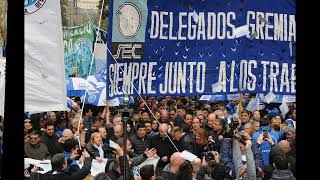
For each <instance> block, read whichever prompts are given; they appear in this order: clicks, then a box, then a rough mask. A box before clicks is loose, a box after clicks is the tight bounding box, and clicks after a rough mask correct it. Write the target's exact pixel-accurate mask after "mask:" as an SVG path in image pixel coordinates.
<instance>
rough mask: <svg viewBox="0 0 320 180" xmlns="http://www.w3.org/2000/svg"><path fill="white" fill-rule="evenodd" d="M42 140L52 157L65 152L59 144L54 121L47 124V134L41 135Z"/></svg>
mask: <svg viewBox="0 0 320 180" xmlns="http://www.w3.org/2000/svg"><path fill="white" fill-rule="evenodd" d="M40 140H41V142H42V143H44V144H45V145H47V147H48V150H49V153H50V156H51V157H53V156H54V155H55V154H58V153H62V152H63V146H62V145H61V144H60V143H59V142H58V140H59V137H58V136H57V135H56V134H55V127H54V122H53V121H47V122H46V123H45V132H44V133H43V134H42V135H41V137H40Z"/></svg>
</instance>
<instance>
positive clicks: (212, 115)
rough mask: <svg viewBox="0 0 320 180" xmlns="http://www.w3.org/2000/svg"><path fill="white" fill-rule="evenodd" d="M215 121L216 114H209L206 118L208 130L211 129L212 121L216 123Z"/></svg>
mask: <svg viewBox="0 0 320 180" xmlns="http://www.w3.org/2000/svg"><path fill="white" fill-rule="evenodd" d="M216 119H217V115H216V113H211V114H209V116H208V126H209V127H210V128H213V123H214V121H216Z"/></svg>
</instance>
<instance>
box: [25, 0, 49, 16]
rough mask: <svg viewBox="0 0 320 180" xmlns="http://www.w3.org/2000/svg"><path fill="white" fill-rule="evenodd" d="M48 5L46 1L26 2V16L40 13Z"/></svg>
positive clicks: (31, 0)
mask: <svg viewBox="0 0 320 180" xmlns="http://www.w3.org/2000/svg"><path fill="white" fill-rule="evenodd" d="M45 3H46V0H24V15H28V14H32V13H34V12H36V11H38V10H39V9H40V8H42V6H43V5H44V4H45Z"/></svg>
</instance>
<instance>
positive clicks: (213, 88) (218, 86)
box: [212, 81, 223, 93]
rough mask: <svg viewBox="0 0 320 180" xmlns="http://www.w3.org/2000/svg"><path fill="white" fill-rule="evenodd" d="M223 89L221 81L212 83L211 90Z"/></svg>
mask: <svg viewBox="0 0 320 180" xmlns="http://www.w3.org/2000/svg"><path fill="white" fill-rule="evenodd" d="M222 89H223V87H222V84H221V82H220V81H219V82H216V83H214V84H212V92H214V93H215V92H221V91H222Z"/></svg>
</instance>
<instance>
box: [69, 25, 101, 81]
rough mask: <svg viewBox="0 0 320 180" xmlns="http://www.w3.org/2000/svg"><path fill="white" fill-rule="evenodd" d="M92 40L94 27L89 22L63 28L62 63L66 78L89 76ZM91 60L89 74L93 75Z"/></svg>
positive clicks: (94, 66)
mask: <svg viewBox="0 0 320 180" xmlns="http://www.w3.org/2000/svg"><path fill="white" fill-rule="evenodd" d="M93 40H94V27H93V25H92V23H91V22H90V21H88V22H86V23H84V24H82V25H79V26H74V27H63V44H64V63H65V73H66V77H70V76H73V77H87V76H88V75H89V70H90V65H91V59H92V50H93ZM95 69H96V65H95V60H93V64H92V70H91V74H95Z"/></svg>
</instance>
